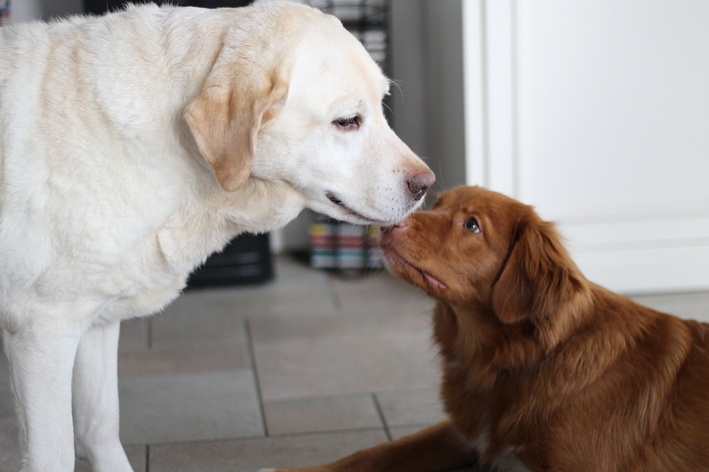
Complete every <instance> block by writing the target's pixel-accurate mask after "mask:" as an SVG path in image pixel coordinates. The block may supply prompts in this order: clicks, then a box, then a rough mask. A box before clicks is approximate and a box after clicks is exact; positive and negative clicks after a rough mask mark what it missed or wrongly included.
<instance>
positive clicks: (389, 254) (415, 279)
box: [382, 246, 448, 292]
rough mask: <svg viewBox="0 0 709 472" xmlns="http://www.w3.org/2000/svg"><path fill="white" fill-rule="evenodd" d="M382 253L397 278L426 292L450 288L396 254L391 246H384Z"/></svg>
mask: <svg viewBox="0 0 709 472" xmlns="http://www.w3.org/2000/svg"><path fill="white" fill-rule="evenodd" d="M382 253H383V254H384V258H385V259H386V261H387V264H388V266H389V269H390V270H391V271H392V272H394V273H395V274H396V275H397V276H399V277H402V278H404V279H406V280H408V281H409V282H411V283H412V284H414V285H417V286H419V287H421V288H423V289H424V290H430V289H431V288H433V289H435V291H436V292H440V291H442V290H446V289H447V288H448V286H447V285H446V284H444V283H443V282H441V281H440V280H438V279H437V278H436V277H434V276H433V275H431V274H429V273H428V272H426V271H424V270H423V269H419V268H418V267H416V266H415V265H413V264H411V263H410V262H409V261H407V260H406V259H404V257H403V256H401V254H399V253H398V252H396V251H395V250H394V249H392V248H391V247H390V246H382Z"/></svg>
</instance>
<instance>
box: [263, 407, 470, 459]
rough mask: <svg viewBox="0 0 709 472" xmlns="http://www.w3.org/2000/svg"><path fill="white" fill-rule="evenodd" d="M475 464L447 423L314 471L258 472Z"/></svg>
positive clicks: (451, 426)
mask: <svg viewBox="0 0 709 472" xmlns="http://www.w3.org/2000/svg"><path fill="white" fill-rule="evenodd" d="M473 463H475V454H473V453H472V452H470V451H466V450H465V446H464V444H463V442H462V440H461V438H460V435H459V434H458V432H457V431H456V430H455V428H454V427H453V424H452V423H451V421H450V420H444V421H442V422H440V423H438V424H435V425H433V426H430V427H428V428H426V429H424V430H421V431H419V432H418V433H415V434H411V435H409V436H404V437H403V438H400V439H397V440H396V441H391V442H387V443H383V444H380V445H378V446H375V447H372V448H369V449H363V450H361V451H359V452H355V453H354V454H352V455H350V456H347V457H344V458H342V459H340V460H338V461H336V462H331V463H330V464H325V465H321V466H315V467H288V468H285V469H275V470H274V469H264V470H262V471H261V472H271V471H272V472H444V471H448V470H453V469H457V468H460V467H463V466H465V465H469V464H473Z"/></svg>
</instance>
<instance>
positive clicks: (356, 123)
mask: <svg viewBox="0 0 709 472" xmlns="http://www.w3.org/2000/svg"><path fill="white" fill-rule="evenodd" d="M332 124H334V125H335V126H336V127H338V128H340V129H343V130H347V131H350V130H356V129H359V127H360V125H361V124H362V118H361V117H360V116H359V115H354V116H348V117H347V118H338V119H336V120H335V121H333V122H332Z"/></svg>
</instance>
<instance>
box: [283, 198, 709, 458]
mask: <svg viewBox="0 0 709 472" xmlns="http://www.w3.org/2000/svg"><path fill="white" fill-rule="evenodd" d="M469 218H476V219H477V220H478V221H479V223H480V227H481V228H482V231H481V233H471V232H469V231H466V230H465V228H464V227H463V225H464V223H465V221H466V220H468V219H469ZM381 245H382V248H383V250H384V252H385V254H386V255H387V259H388V260H389V265H390V269H391V270H392V271H393V272H394V273H395V274H396V275H398V276H400V277H402V278H404V279H406V280H407V281H409V282H411V283H412V284H414V285H417V286H420V287H422V288H424V289H425V290H426V291H427V293H428V294H429V295H430V296H431V297H432V298H434V299H436V300H437V301H438V304H437V306H436V309H435V314H434V338H435V340H436V342H437V344H438V346H439V347H440V351H441V355H442V360H443V384H442V387H441V395H442V399H443V402H444V405H445V408H446V410H447V412H448V414H449V415H450V419H449V420H447V421H445V422H443V423H441V424H439V425H437V426H434V427H432V428H429V429H427V430H424V431H422V432H421V433H417V434H416V435H412V436H409V437H407V438H403V439H401V440H398V441H394V442H391V443H387V444H383V445H380V446H377V447H376V448H372V449H368V450H365V451H360V452H359V453H357V454H355V455H353V456H350V457H347V458H345V459H342V460H340V461H338V462H335V463H332V464H328V465H326V466H321V467H319V468H302V469H300V468H298V469H287V470H289V471H290V470H299V471H307V470H311V471H315V470H318V471H323V472H324V471H338V472H345V471H347V472H354V471H368V472H369V471H377V470H381V471H402V472H404V471H406V472H413V471H421V472H426V471H431V472H432V471H437V470H446V469H445V468H446V467H456V466H460V465H463V464H465V463H466V462H469V461H470V460H471V457H472V456H470V455H469V454H468V451H469V450H468V449H467V448H466V447H465V443H466V442H467V443H470V444H473V443H475V442H476V441H478V440H479V439H481V435H483V434H484V435H485V439H486V440H487V444H488V447H487V448H486V449H484V450H483V451H482V461H483V462H487V461H489V460H492V459H493V458H495V456H497V455H498V454H500V453H503V452H504V451H513V452H514V453H515V454H516V455H517V457H518V458H519V459H521V460H522V461H523V462H524V463H525V465H526V467H527V468H529V470H531V471H589V472H591V471H594V472H600V471H628V472H641V471H642V472H660V471H663V472H679V471H693V472H694V471H709V349H708V346H707V339H706V338H707V332H708V330H709V326H708V325H706V324H701V323H697V322H694V321H686V320H681V319H679V318H676V317H674V316H671V315H667V314H664V313H659V312H656V311H654V310H651V309H649V308H646V307H643V306H640V305H637V304H636V303H634V302H632V301H631V300H629V299H627V298H625V297H622V296H620V295H617V294H614V293H612V292H610V291H608V290H606V289H604V288H602V287H599V286H597V285H595V284H593V283H591V282H589V281H587V280H586V279H585V278H584V277H583V275H582V274H581V272H580V271H579V269H578V268H577V267H576V265H575V264H574V263H573V261H572V260H571V259H570V257H569V255H568V253H567V251H566V249H565V248H564V247H563V245H562V243H561V241H560V238H559V235H558V234H557V232H556V230H555V229H554V226H553V225H552V224H550V223H548V222H545V221H542V220H541V219H540V218H539V216H538V215H537V214H536V213H535V212H534V211H533V209H532V208H531V207H529V206H526V205H523V204H522V203H519V202H517V201H515V200H512V199H510V198H508V197H505V196H503V195H501V194H498V193H494V192H491V191H488V190H484V189H481V188H477V187H459V188H456V189H453V190H451V191H449V192H447V193H445V194H443V195H442V196H441V197H440V199H439V200H438V202H437V203H436V204H435V206H434V208H433V210H432V211H427V212H418V213H415V214H413V215H412V216H411V217H410V218H409V219H408V220H407V221H406V222H404V223H403V224H400V226H399V227H396V228H392V229H389V230H385V231H384V232H383V235H382V239H381ZM404 261H406V262H404ZM424 273H426V274H429V275H431V276H433V277H435V278H436V279H438V280H439V281H441V282H442V283H443V284H445V285H446V286H447V288H445V289H443V288H440V287H438V286H437V285H435V284H431V283H429V281H428V280H427V278H426V277H425V276H424ZM456 432H457V433H459V434H460V435H461V436H462V438H464V441H459V440H457V439H454V433H456ZM452 438H453V439H452Z"/></svg>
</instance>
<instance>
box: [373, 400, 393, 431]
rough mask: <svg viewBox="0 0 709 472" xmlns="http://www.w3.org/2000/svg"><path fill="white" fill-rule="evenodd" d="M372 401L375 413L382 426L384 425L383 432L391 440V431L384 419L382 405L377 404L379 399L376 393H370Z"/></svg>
mask: <svg viewBox="0 0 709 472" xmlns="http://www.w3.org/2000/svg"><path fill="white" fill-rule="evenodd" d="M372 401H373V402H374V408H376V410H377V415H379V420H380V421H381V422H382V426H383V427H384V434H386V435H387V439H388V440H389V441H391V440H392V439H391V431H389V425H387V422H386V420H385V419H384V412H382V407H381V405H380V404H379V400H378V399H377V395H376V394H374V393H372Z"/></svg>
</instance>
